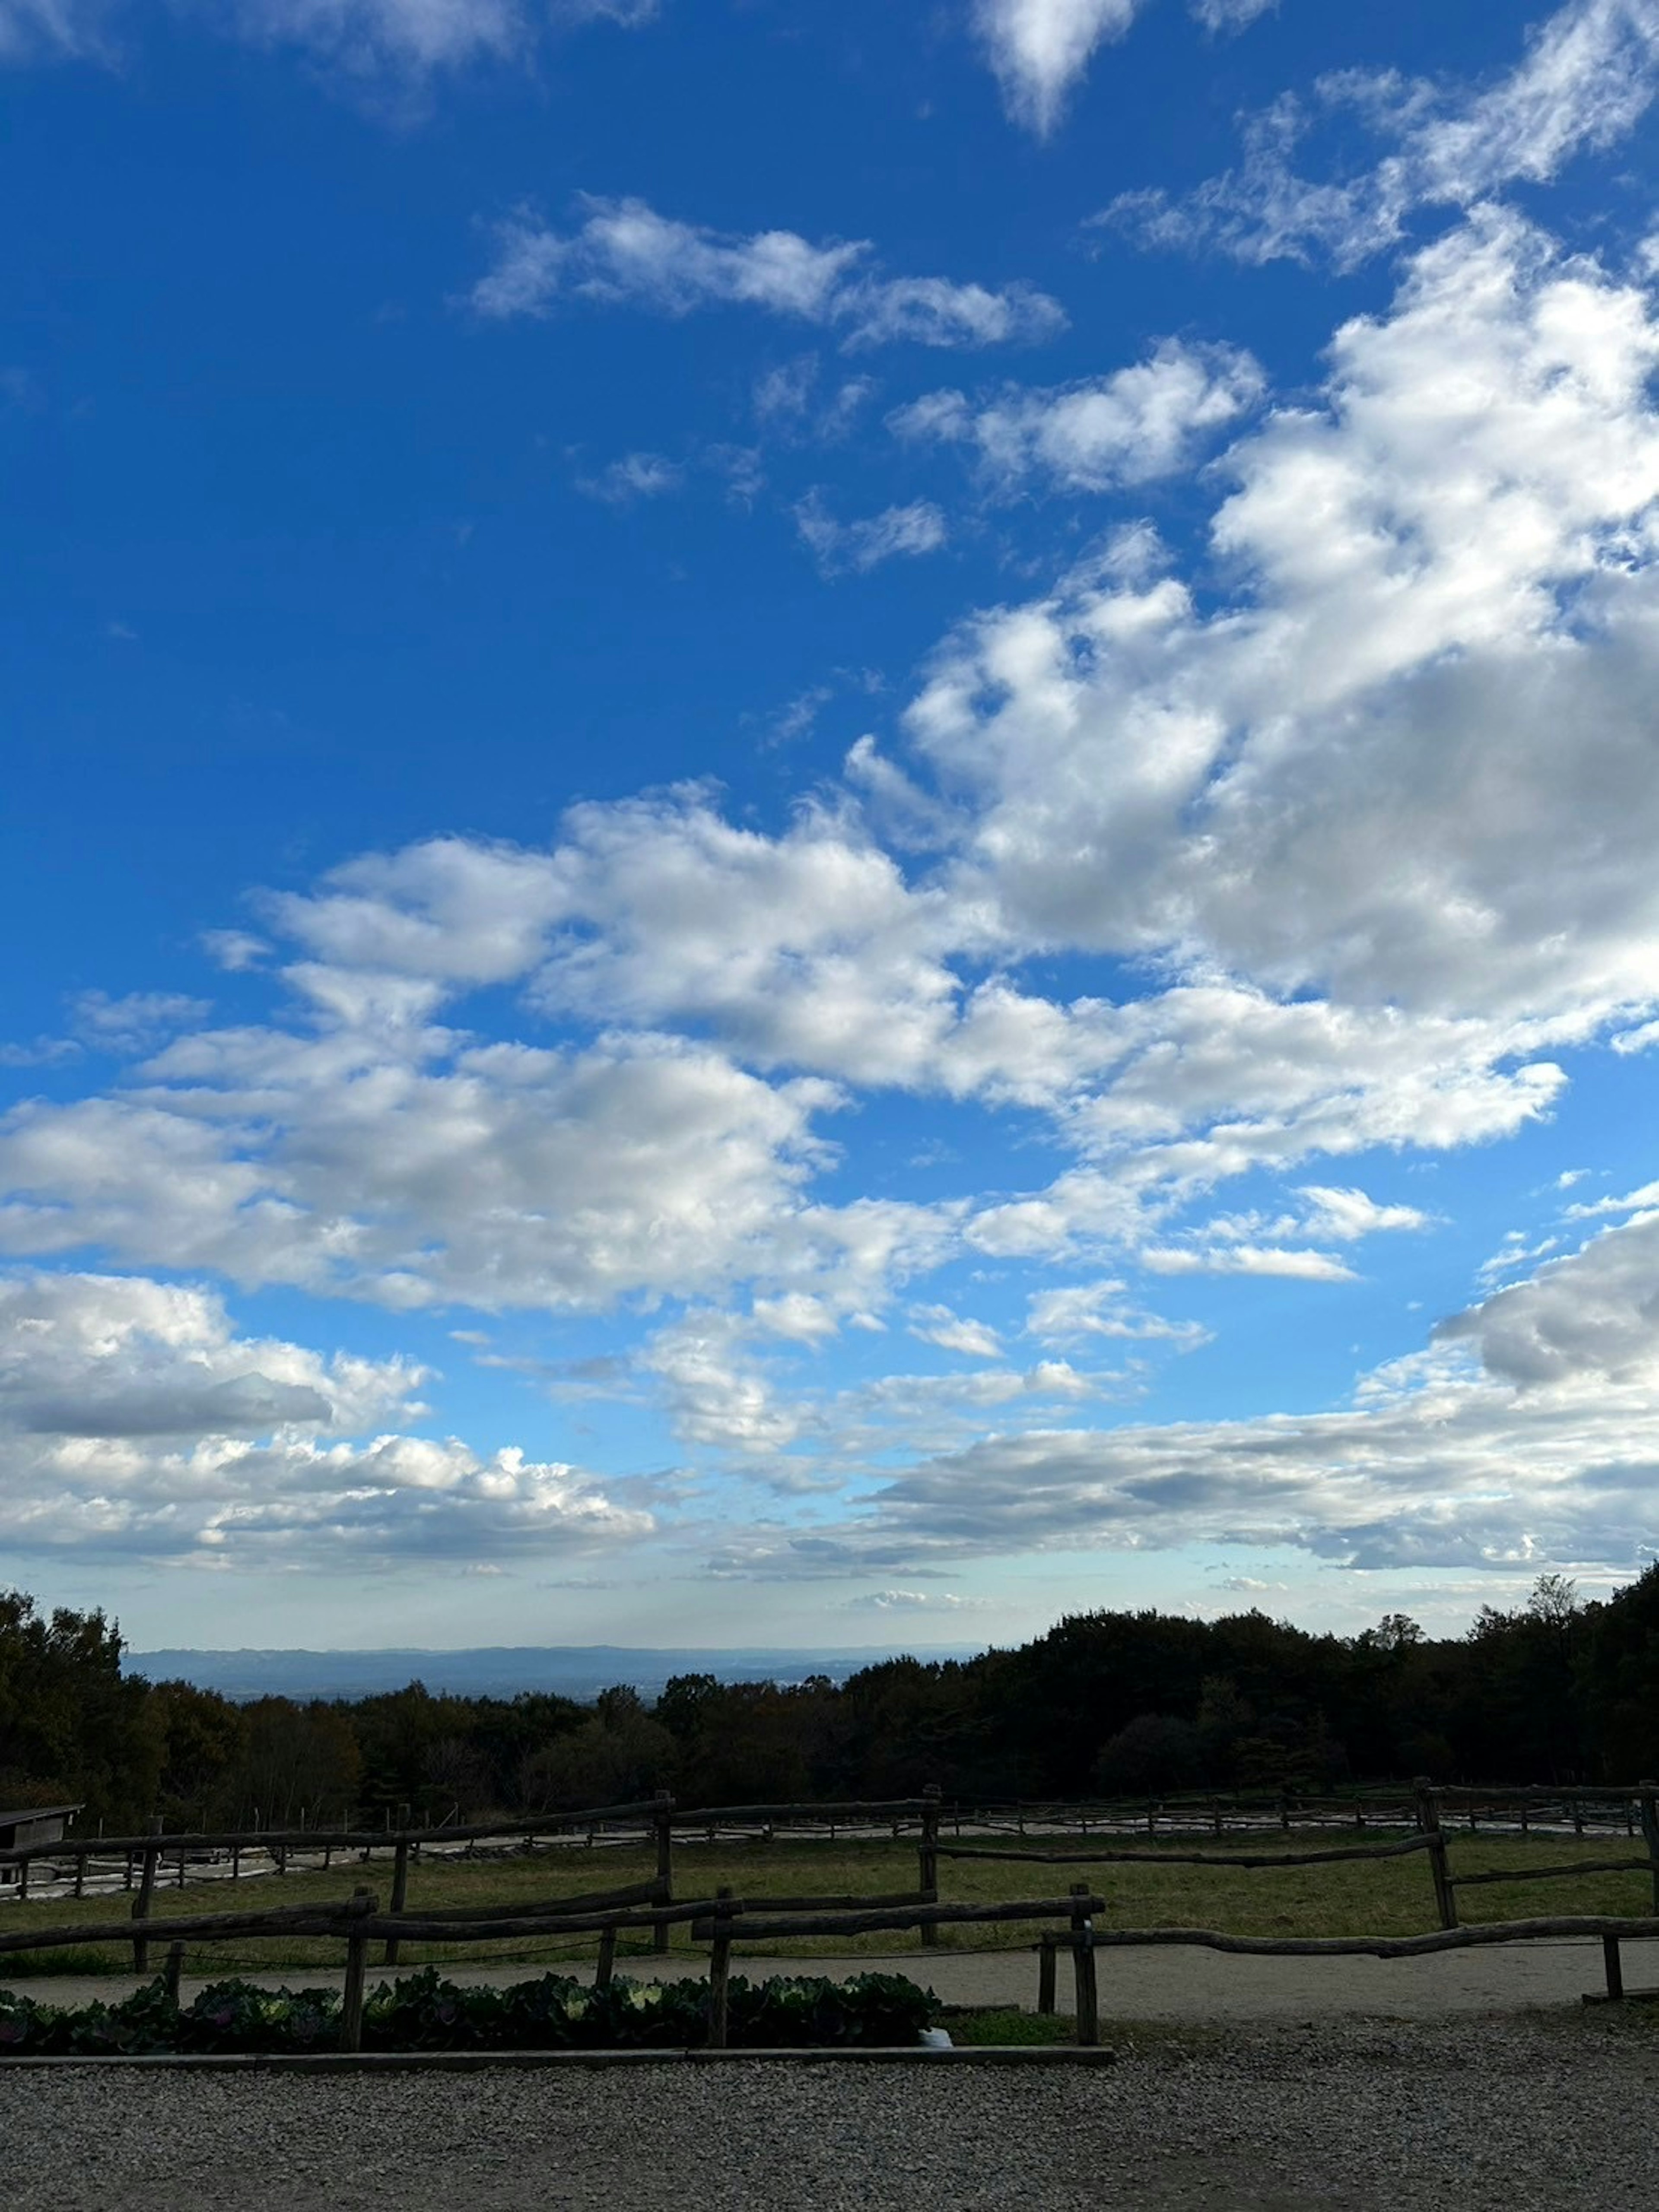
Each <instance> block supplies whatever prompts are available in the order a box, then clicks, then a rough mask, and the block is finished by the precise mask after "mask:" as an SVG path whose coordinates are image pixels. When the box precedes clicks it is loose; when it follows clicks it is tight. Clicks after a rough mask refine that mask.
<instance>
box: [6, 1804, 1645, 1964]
mask: <svg viewBox="0 0 1659 2212" xmlns="http://www.w3.org/2000/svg"><path fill="white" fill-rule="evenodd" d="M1368 1840H1370V1838H1368ZM1375 1840H1376V1841H1379V1842H1380V1841H1385V1840H1392V1838H1383V1837H1381V1836H1378V1837H1376V1838H1375ZM1449 1840H1450V1859H1451V1868H1452V1871H1453V1873H1454V1874H1474V1873H1477V1872H1484V1871H1486V1870H1488V1869H1492V1870H1496V1869H1504V1870H1508V1869H1516V1871H1523V1870H1524V1869H1526V1868H1528V1867H1529V1866H1539V1865H1557V1864H1561V1865H1565V1864H1570V1863H1573V1862H1574V1861H1576V1860H1595V1859H1598V1858H1609V1857H1625V1856H1626V1855H1627V1854H1628V1855H1630V1856H1638V1855H1639V1850H1640V1846H1639V1845H1627V1844H1624V1843H1622V1842H1611V1841H1610V1840H1609V1839H1608V1838H1605V1837H1603V1838H1594V1839H1592V1838H1584V1839H1583V1842H1577V1841H1575V1840H1574V1839H1573V1838H1552V1839H1550V1840H1549V1841H1547V1842H1541V1841H1537V1840H1528V1841H1522V1839H1520V1838H1502V1837H1487V1836H1485V1835H1479V1836H1453V1837H1451V1838H1450V1839H1449ZM1062 1847H1063V1846H1062V1845H1061V1844H1060V1843H1059V1842H1058V1841H1057V1840H1055V1839H1053V1838H1044V1839H1043V1843H1042V1848H1043V1849H1045V1850H1054V1849H1060V1848H1062ZM1137 1847H1138V1848H1139V1846H1137ZM1295 1847H1296V1848H1310V1846H1309V1845H1306V1844H1301V1843H1299V1842H1298V1843H1297V1844H1296V1846H1295ZM1009 1848H1010V1849H1011V1850H1012V1849H1014V1848H1017V1846H1016V1845H1011V1846H1010V1847H1009ZM1079 1848H1080V1849H1093V1850H1098V1849H1100V1848H1101V1844H1100V1841H1099V1838H1091V1842H1090V1843H1089V1844H1086V1845H1083V1844H1080V1845H1079ZM1170 1848H1171V1849H1172V1850H1175V1849H1179V1850H1191V1849H1192V1848H1193V1846H1192V1844H1190V1842H1183V1843H1182V1844H1179V1845H1172V1846H1171V1847H1170ZM1216 1848H1218V1849H1220V1850H1225V1849H1226V1848H1228V1847H1227V1846H1226V1845H1220V1846H1217V1847H1216ZM1270 1848H1272V1846H1271V1845H1263V1844H1256V1843H1252V1844H1250V1845H1249V1849H1250V1850H1252V1851H1253V1852H1265V1850H1267V1849H1270ZM655 1870H656V1864H655V1859H654V1857H653V1855H652V1854H651V1853H649V1852H647V1851H645V1850H564V1849H560V1850H551V1851H540V1852H538V1853H536V1854H534V1855H533V1856H532V1855H515V1856H513V1857H508V1858H499V1859H493V1858H492V1859H475V1860H465V1859H441V1858H433V1859H428V1860H426V1861H424V1862H419V1863H416V1864H415V1865H413V1866H412V1867H411V1869H410V1882H409V1900H408V1902H409V1909H410V1911H412V1912H413V1911H420V1910H421V1908H422V1906H424V1907H427V1908H428V1909H438V1908H447V1909H453V1908H455V1907H458V1906H465V1905H508V1904H519V1903H522V1904H523V1905H525V1906H526V1908H529V1907H532V1906H535V1905H544V1904H547V1903H549V1902H550V1901H552V1900H554V1899H557V1898H558V1897H560V1896H573V1895H575V1894H578V1893H581V1892H584V1891H591V1890H596V1889H602V1888H607V1887H617V1886H619V1885H621V1884H623V1883H628V1882H637V1881H645V1880H647V1879H648V1878H649V1877H650V1876H651V1875H653V1874H654V1872H655ZM1084 1879H1086V1880H1087V1881H1089V1882H1090V1883H1091V1886H1092V1887H1093V1889H1094V1891H1095V1893H1097V1895H1100V1896H1103V1897H1104V1898H1105V1899H1107V1909H1106V1911H1104V1912H1103V1914H1102V1915H1100V1916H1099V1921H1100V1924H1101V1925H1102V1926H1105V1927H1119V1928H1130V1927H1142V1928H1152V1927H1170V1928H1213V1929H1221V1930H1223V1931H1225V1932H1226V1933H1229V1934H1233V1935H1241V1936H1370V1935H1387V1936H1393V1935H1415V1934H1420V1933H1422V1932H1424V1931H1425V1930H1427V1929H1431V1928H1433V1927H1434V1926H1435V1925H1436V1920H1435V1913H1434V1897H1433V1887H1432V1884H1431V1881H1430V1876H1429V1867H1428V1861H1427V1858H1426V1857H1425V1855H1423V1854H1420V1853H1419V1854H1413V1856H1411V1857H1406V1858H1397V1859H1383V1860H1380V1861H1373V1862H1370V1863H1363V1862H1352V1863H1344V1864H1340V1865H1336V1866H1316V1867H1296V1868H1287V1869H1285V1870H1284V1871H1283V1872H1279V1870H1277V1869H1271V1868H1269V1869H1261V1870H1260V1871H1256V1872H1245V1871H1241V1870H1238V1869H1228V1868H1221V1867H1213V1866H1175V1865H1158V1866H1094V1867H1091V1866H1086V1865H1085V1866H1078V1867H1066V1866H1028V1865H1021V1864H1019V1863H1010V1864H1006V1865H1004V1864H1000V1863H999V1862H998V1860H997V1859H995V1858H984V1859H948V1858H946V1859H942V1860H941V1862H940V1868H939V1887H940V1893H941V1899H942V1901H944V1902H945V1903H949V1904H973V1903H992V1902H1001V1901H1009V1900H1012V1899H1023V1898H1043V1897H1063V1896H1064V1895H1065V1894H1066V1892H1067V1890H1068V1889H1069V1888H1070V1887H1071V1885H1072V1883H1073V1881H1081V1880H1084ZM391 1880H392V1869H391V1862H390V1858H389V1857H380V1856H377V1857H375V1858H374V1859H373V1860H372V1861H370V1862H369V1863H368V1864H366V1865H365V1864H363V1863H360V1862H358V1861H356V1860H348V1861H344V1862H338V1861H337V1863H335V1865H334V1866H333V1867H332V1868H331V1869H330V1870H329V1871H328V1872H327V1873H323V1872H321V1871H320V1870H319V1871H316V1872H305V1873H300V1872H295V1873H293V1874H290V1875H286V1876H283V1877H280V1878H279V1877H276V1876H267V1877H262V1878H260V1879H258V1880H257V1881H252V1880H251V1881H241V1882H237V1883H234V1884H233V1883H231V1882H229V1881H204V1882H197V1883H195V1884H192V1885H191V1887H186V1888H185V1889H177V1888H173V1887H167V1886H158V1887H157V1889H156V1892H155V1917H157V1918H158V1919H159V1918H161V1917H167V1918H173V1917H185V1916H186V1915H196V1914H200V1913H222V1912H231V1911H237V1912H258V1911H268V1910H270V1909H271V1908H272V1907H275V1906H278V1905H300V1904H304V1903H308V1902H312V1901H322V1900H327V1901H330V1902H334V1903H338V1902H341V1901H343V1899H345V1898H346V1897H348V1896H349V1894H350V1893H351V1891H352V1889H353V1888H354V1887H356V1886H357V1885H358V1884H360V1883H361V1884H362V1885H364V1886H366V1887H369V1888H372V1889H374V1891H375V1892H376V1893H377V1894H378V1895H379V1897H380V1900H381V1902H382V1903H383V1904H384V1902H385V1901H386V1898H387V1896H388V1894H389V1892H390V1888H391ZM915 1880H916V1855H915V1845H914V1844H910V1843H898V1844H895V1843H891V1842H885V1841H884V1842H854V1843H836V1844H830V1843H828V1842H808V1843H788V1842H781V1843H770V1844H763V1843H759V1842H756V1843H748V1844H729V1843H727V1844H714V1845H712V1846H710V1845H707V1844H702V1843H701V1842H697V1843H690V1842H677V1844H676V1849H675V1857H674V1886H675V1891H676V1894H677V1895H678V1896H679V1897H681V1898H683V1899H691V1900H695V1899H697V1898H699V1897H708V1896H711V1895H712V1894H713V1893H714V1889H715V1888H716V1887H717V1886H719V1885H720V1884H729V1885H730V1886H731V1887H732V1890H733V1892H734V1893H735V1894H736V1895H737V1896H738V1898H739V1899H744V1901H746V1902H747V1903H749V1904H750V1905H756V1906H759V1905H763V1903H764V1900H765V1899H766V1898H767V1897H768V1896H773V1897H782V1896H792V1895H793V1896H806V1895H830V1894H848V1895H852V1894H858V1893H879V1892H882V1891H898V1890H902V1889H904V1888H906V1887H913V1886H914V1884H915ZM130 1905H131V1899H129V1898H128V1897H127V1896H126V1895H125V1894H124V1893H118V1894H116V1895H114V1896H112V1897H100V1898H85V1899H82V1900H80V1901H79V1902H78V1903H77V1902H76V1901H75V1900H73V1899H44V1900H40V1901H37V1900H35V1899H31V1900H30V1901H29V1902H28V1904H27V1905H15V1904H9V1905H3V1906H0V1930H6V1929H13V1928H22V1927H33V1928H42V1929H46V1928H59V1927H62V1928H65V1929H68V1928H71V1927H75V1926H87V1925H89V1924H94V1923H98V1922H100V1921H104V1922H107V1921H114V1920H121V1919H124V1918H125V1915H126V1913H127V1911H128V1910H129V1908H130ZM1458 1909H1459V1913H1460V1916H1461V1917H1462V1919H1463V1920H1464V1921H1465V1922H1466V1923H1474V1922H1477V1921H1493V1920H1521V1919H1527V1918H1531V1917H1544V1916H1556V1915H1560V1914H1568V1913H1613V1914H1626V1915H1632V1916H1633V1915H1637V1914H1644V1913H1647V1912H1649V1911H1651V1909H1652V1888H1651V1884H1650V1880H1649V1877H1648V1875H1646V1874H1644V1873H1643V1874H1615V1875H1584V1876H1583V1877H1580V1878H1578V1879H1574V1880H1559V1881H1533V1882H1527V1881H1517V1882H1516V1883H1515V1884H1513V1885H1512V1886H1511V1885H1510V1884H1508V1883H1504V1884H1501V1885H1500V1884H1496V1883H1494V1884H1493V1885H1492V1886H1491V1887H1481V1888H1479V1889H1471V1890H1463V1891H1460V1892H1459V1893H1458ZM1035 1935H1036V1926H1035V1925H1034V1924H1033V1923H1030V1922H1025V1923H1009V1924H1007V1925H1006V1926H1002V1927H998V1926H995V1925H986V1924H981V1925H979V1926H969V1927H966V1928H949V1927H946V1928H945V1929H942V1930H941V1936H942V1943H941V1948H943V1949H945V1950H947V1951H948V1950H966V1951H984V1950H1018V1949H1021V1948H1027V1947H1029V1946H1030V1944H1031V1942H1033V1940H1034V1937H1035ZM671 1944H672V1948H673V1950H674V1952H675V1953H676V1954H685V1956H686V1963H687V1969H688V1971H689V1972H690V1971H696V1962H698V1961H700V1960H702V1959H703V1958H705V1957H706V1955H707V1954H706V1952H704V1951H699V1950H698V1949H697V1948H696V1947H695V1946H694V1945H693V1944H692V1942H691V1939H690V1933H689V1930H688V1929H686V1928H684V1927H678V1928H676V1929H673V1930H672V1931H671ZM596 1945H597V1938H595V1937H592V1936H590V1937H586V1938H580V1939H574V1940H571V1941H567V1942H562V1943H556V1942H542V1943H530V1942H524V1941H522V1940H514V1941H510V1942H501V1943H492V1944H489V1945H488V1946H481V1945H473V1946H466V1947H463V1946H459V1945H455V1944H443V1945H438V1944H416V1943H406V1944H404V1947H403V1961H404V1964H405V1965H407V1966H421V1965H425V1964H427V1963H428V1961H439V1962H443V1961H448V1960H456V1959H461V1958H472V1959H477V1960H485V1959H495V1960H501V1961H502V1962H503V1963H505V1962H508V1961H519V1960H523V1961H525V1962H526V1963H528V1964H532V1965H537V1964H545V1965H553V1964H556V1963H558V1962H561V1961H566V1960H584V1959H591V1958H592V1955H593V1953H594V1950H595V1948H596ZM650 1948H651V1939H650V1936H649V1935H648V1934H640V1933H632V1934H625V1935H624V1936H623V1939H622V1941H621V1942H620V1944H619V1947H618V1959H619V1960H621V1961H623V1962H625V1961H626V1960H628V1959H629V1958H630V1957H637V1956H641V1955H642V1954H646V1953H647V1952H648V1951H649V1949H650ZM764 1948H765V1949H766V1950H767V1951H768V1952H770V1953H773V1954H783V1955H788V1956H798V1957H800V1958H803V1959H807V1958H811V1957H813V1956H823V1955H825V1954H830V1953H838V1954H842V1955H848V1954H850V1955H866V1954H867V1955H871V1956H876V1955H880V1954H889V1955H890V1954H893V1953H896V1952H902V1951H904V1950H907V1949H909V1948H914V1938H913V1937H912V1936H910V1935H909V1934H908V1932H900V1933H897V1934H882V1935H873V1936H845V1937H836V1938H825V1939H823V1940H820V1941H817V1942H793V1943H782V1942H779V1943H772V1942H769V1943H767V1944H766V1945H765V1946H764ZM340 1958H341V1947H340V1946H339V1944H337V1943H328V1942H317V1941H314V1940H307V1939H304V1938H288V1939H283V1940H279V1941H272V1940H266V1941H257V1940H253V1939H246V1940H243V1941H240V1942H234V1943H222V1944H215V1945H214V1946H213V1947H212V1948H211V1949H209V1948H207V1947H205V1946H204V1947H203V1948H202V1949H200V1950H199V1951H197V1952H195V1953H194V1954H192V1955H191V1956H190V1957H189V1958H188V1960H187V1971H190V1972H206V1971H210V1970H212V1971H216V1970H218V1969H219V1968H222V1969H223V1971H224V1972H227V1973H230V1972H237V1971H240V1970H241V1969H244V1968H252V1967H264V1968H270V1967H281V1968H286V1967H289V1966H325V1965H326V1966H337V1965H338V1964H339V1962H340ZM130 1960H131V1954H130V1953H127V1952H126V1951H125V1948H119V1949H118V1948H112V1947H109V1946H102V1947H100V1948H98V1949H97V1950H90V1949H88V1948H86V1947H81V1948H76V1949H72V1950H68V1949H66V1950H64V1951H61V1952H49V1953H40V1952H35V1953H27V1952H26V1953H22V1954H0V1987H4V1986H5V1985H6V1984H8V1983H9V1982H15V1981H17V1980H20V1979H21V1978H24V1977H26V1976H31V1975H36V1974H40V1973H41V1972H104V1971H108V1972H124V1971H125V1970H126V1968H127V1967H128V1966H129V1965H130ZM152 1960H153V1963H155V1965H157V1966H159V1964H160V1960H159V1959H158V1958H156V1956H155V1953H154V1952H153V1953H152Z"/></svg>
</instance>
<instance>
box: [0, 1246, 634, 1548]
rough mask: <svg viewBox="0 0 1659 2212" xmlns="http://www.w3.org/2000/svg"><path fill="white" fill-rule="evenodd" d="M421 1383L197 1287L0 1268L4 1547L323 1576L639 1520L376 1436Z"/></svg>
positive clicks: (552, 1472)
mask: <svg viewBox="0 0 1659 2212" xmlns="http://www.w3.org/2000/svg"><path fill="white" fill-rule="evenodd" d="M424 1379H425V1377H424V1376H423V1373H422V1370H421V1369H420V1368H419V1367H418V1366H416V1365H415V1364H413V1363H411V1362H410V1361H407V1360H402V1359H396V1358H393V1359H385V1360H370V1359H364V1358H355V1357H350V1356H348V1355H346V1354H343V1353H336V1354H335V1355H334V1356H332V1357H331V1358H323V1357H322V1356H321V1355H320V1354H319V1353H317V1352H313V1351H311V1350H308V1349H307V1348H306V1347H304V1346H298V1345H294V1344H289V1343H284V1342H282V1341H280V1340H274V1339H269V1338H265V1339H250V1338H245V1337H242V1336H240V1335H239V1334H237V1332H236V1330H235V1329H234V1327H233V1325H232V1324H231V1322H230V1321H229V1319H228V1316H227V1314H226V1312H225V1310H224V1306H223V1304H222V1301H221V1300H220V1299H219V1298H218V1297H216V1295H214V1294H213V1293H211V1292H209V1291H202V1290H199V1289H194V1288H191V1287H187V1286H183V1285H177V1284H162V1283H157V1282H154V1281H150V1280H147V1279H142V1278H132V1277H118V1276H109V1275H81V1274H67V1273H64V1274H46V1275H43V1274H27V1275H9V1276H3V1277H0V1440H3V1448H4V1450H5V1454H6V1463H7V1480H6V1483H5V1486H4V1492H3V1496H0V1543H3V1544H4V1545H5V1546H6V1547H7V1548H8V1549H9V1550H10V1551H11V1552H12V1553H14V1554H15V1553H19V1552H29V1553H41V1552H63V1551H69V1550H76V1551H83V1552H84V1551H90V1552H94V1553H107V1554H110V1555H127V1556H130V1557H135V1558H143V1559H164V1560H171V1561H180V1560H182V1561H190V1562H193V1563H195V1564H197V1565H223V1566H266V1567H270V1566H279V1567H292V1568H295V1569H303V1570H305V1571H308V1572H317V1571H329V1570H330V1569H331V1568H347V1567H349V1568H352V1569H355V1570H357V1571H361V1569H362V1567H363V1566H364V1565H366V1564H368V1563H369V1562H371V1561H380V1562H383V1563H386V1564H391V1563H395V1562H396V1561H398V1559H428V1560H430V1559H447V1558H461V1559H466V1558H471V1557H473V1556H476V1555H477V1554H478V1553H484V1552H489V1551H493V1550H496V1549H505V1550H508V1551H519V1550H522V1549H525V1548H543V1547H553V1548H554V1549H556V1550H562V1551H567V1552H580V1551H582V1550H585V1549H587V1548H589V1547H592V1545H594V1544H598V1543H614V1542H617V1541H627V1540H629V1539H632V1538H635V1537H639V1536H641V1535H643V1534H647V1532H648V1531H649V1529H650V1528H651V1526H652V1522H651V1516H650V1515H649V1514H648V1513H647V1512H646V1511H644V1510H641V1509H638V1508H635V1507H623V1506H619V1505H617V1504H614V1503H613V1502H612V1501H611V1499H610V1498H607V1497H606V1495H605V1492H603V1491H602V1490H600V1489H599V1488H598V1487H597V1486H595V1485H594V1484H593V1483H592V1481H590V1480H587V1479H586V1478H585V1477H583V1476H581V1475H580V1474H578V1473H577V1471H576V1470H575V1469H574V1468H569V1467H565V1466H553V1465H538V1464H536V1463H533V1462H528V1461H527V1460H526V1458H525V1456H524V1455H523V1454H522V1453H520V1452H519V1451H517V1450H513V1449H507V1450H502V1451H498V1452H496V1453H495V1454H494V1455H489V1456H488V1457H485V1456H481V1455H478V1454H477V1453H475V1452H473V1451H472V1450H471V1449H470V1448H469V1447H468V1446H466V1445H465V1444H464V1443H460V1442H459V1441H458V1440H456V1439H454V1438H453V1437H452V1438H450V1439H448V1440H447V1441H444V1442H435V1441H432V1440H429V1439H427V1438H424V1437H417V1436H410V1435H407V1434H401V1435H400V1434H396V1433H379V1434H374V1433H372V1432H373V1431H374V1428H375V1426H376V1425H379V1424H381V1423H383V1422H384V1421H385V1420H386V1419H388V1418H391V1419H411V1418H417V1417H419V1416H421V1415H422V1414H423V1413H425V1411H426V1408H425V1407H423V1406H422V1405H421V1404H420V1403H419V1402H418V1401H417V1399H416V1395H415V1393H416V1390H417V1389H418V1388H419V1386H420V1385H421V1383H422V1381H423V1380H424ZM366 1429H367V1430H368V1431H371V1433H370V1435H369V1437H368V1440H367V1441H352V1440H351V1438H352V1437H353V1435H354V1433H355V1434H356V1435H361V1433H362V1431H364V1430H366Z"/></svg>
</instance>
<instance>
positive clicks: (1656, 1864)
mask: <svg viewBox="0 0 1659 2212" xmlns="http://www.w3.org/2000/svg"><path fill="white" fill-rule="evenodd" d="M1641 1790H1642V1840H1643V1842H1644V1843H1645V1844H1646V1845H1647V1847H1648V1857H1650V1859H1651V1860H1652V1862H1653V1909H1654V1911H1655V1913H1656V1914H1659V1782H1650V1781H1644V1783H1643V1784H1642V1785H1641Z"/></svg>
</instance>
